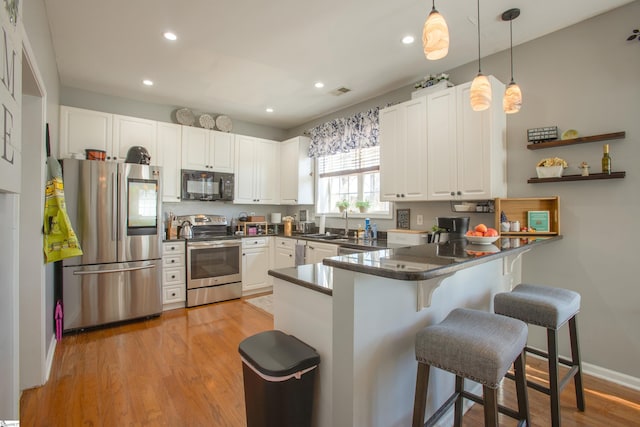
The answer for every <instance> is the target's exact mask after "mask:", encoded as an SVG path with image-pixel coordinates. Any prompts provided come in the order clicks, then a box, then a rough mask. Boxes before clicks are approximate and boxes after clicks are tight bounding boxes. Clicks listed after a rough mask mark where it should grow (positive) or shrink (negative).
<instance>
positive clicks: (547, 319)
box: [494, 283, 585, 427]
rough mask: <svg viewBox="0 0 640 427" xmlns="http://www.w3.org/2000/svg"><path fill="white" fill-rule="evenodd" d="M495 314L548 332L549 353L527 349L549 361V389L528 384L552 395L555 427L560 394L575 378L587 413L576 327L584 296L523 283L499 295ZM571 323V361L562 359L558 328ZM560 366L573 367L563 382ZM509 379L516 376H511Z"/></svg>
mask: <svg viewBox="0 0 640 427" xmlns="http://www.w3.org/2000/svg"><path fill="white" fill-rule="evenodd" d="M494 311H495V312H496V313H498V314H502V315H505V316H509V317H513V318H515V319H519V320H522V321H524V322H527V323H530V324H532V325H537V326H542V327H543V328H546V329H547V352H546V353H545V352H544V351H540V350H538V349H535V348H531V347H525V352H529V353H533V354H536V355H538V356H541V357H544V358H546V359H547V360H548V363H549V387H546V386H544V385H542V384H540V383H536V382H534V381H530V380H529V381H527V385H528V386H529V387H531V388H533V389H535V390H537V391H540V392H542V393H545V394H547V395H549V397H550V401H551V425H552V426H553V427H559V426H560V393H561V392H562V389H564V387H565V386H566V385H567V383H568V382H569V381H570V380H571V378H573V379H574V383H575V387H576V403H577V407H578V409H579V410H580V411H584V409H585V402H584V390H583V388H582V367H581V365H580V349H579V346H578V330H577V327H576V315H577V314H578V311H580V294H579V293H577V292H574V291H570V290H567V289H561V288H553V287H550V286H542V285H530V284H524V283H523V284H520V285H518V286H516V287H515V288H514V289H513V290H512V291H511V292H506V293H500V294H496V296H495V297H494ZM567 321H568V322H569V337H570V339H571V360H568V359H565V358H562V357H558V329H560V327H561V326H562V325H564V324H565V323H566V322H567ZM559 363H562V364H563V365H566V366H569V367H570V369H569V372H567V374H566V375H564V377H563V378H561V379H560V378H558V376H559V371H558V367H559ZM507 376H508V377H510V378H511V377H512V376H511V375H510V374H507Z"/></svg>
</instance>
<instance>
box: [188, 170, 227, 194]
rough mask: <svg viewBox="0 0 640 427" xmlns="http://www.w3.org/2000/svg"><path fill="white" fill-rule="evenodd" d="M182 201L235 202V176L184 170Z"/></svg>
mask: <svg viewBox="0 0 640 427" xmlns="http://www.w3.org/2000/svg"><path fill="white" fill-rule="evenodd" d="M182 200H203V201H213V200H220V201H233V174H232V173H224V172H206V171H196V170H186V169H182Z"/></svg>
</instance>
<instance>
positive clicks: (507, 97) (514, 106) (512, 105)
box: [502, 80, 522, 114]
mask: <svg viewBox="0 0 640 427" xmlns="http://www.w3.org/2000/svg"><path fill="white" fill-rule="evenodd" d="M521 107H522V91H521V90H520V86H518V85H517V84H516V82H514V81H513V80H512V81H511V83H509V85H508V86H507V90H505V92H504V98H502V109H503V110H504V112H505V113H507V114H514V113H517V112H518V111H520V108H521Z"/></svg>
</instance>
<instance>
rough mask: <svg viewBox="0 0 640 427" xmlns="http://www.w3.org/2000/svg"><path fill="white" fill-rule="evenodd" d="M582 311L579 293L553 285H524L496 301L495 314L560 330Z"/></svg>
mask: <svg viewBox="0 0 640 427" xmlns="http://www.w3.org/2000/svg"><path fill="white" fill-rule="evenodd" d="M579 310H580V294H579V293H577V292H574V291H570V290H568V289H561V288H552V287H550V286H542V285H528V284H524V283H523V284H521V285H518V286H516V287H515V288H514V289H513V291H511V292H505V293H501V294H497V295H496V296H495V299H494V311H495V312H496V313H499V314H503V315H505V316H509V317H513V318H515V319H520V320H522V321H523V322H527V323H530V324H532V325H538V326H543V327H545V328H554V329H558V328H559V327H560V326H562V325H563V324H564V323H565V322H566V321H567V320H569V319H571V318H572V317H573V316H575V315H576V313H577V312H578V311H579Z"/></svg>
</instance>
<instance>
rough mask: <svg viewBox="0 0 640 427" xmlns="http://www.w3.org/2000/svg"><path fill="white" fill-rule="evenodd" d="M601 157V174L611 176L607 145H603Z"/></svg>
mask: <svg viewBox="0 0 640 427" xmlns="http://www.w3.org/2000/svg"><path fill="white" fill-rule="evenodd" d="M603 151H604V154H603V155H602V173H605V174H607V175H611V157H609V144H604V147H603Z"/></svg>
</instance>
